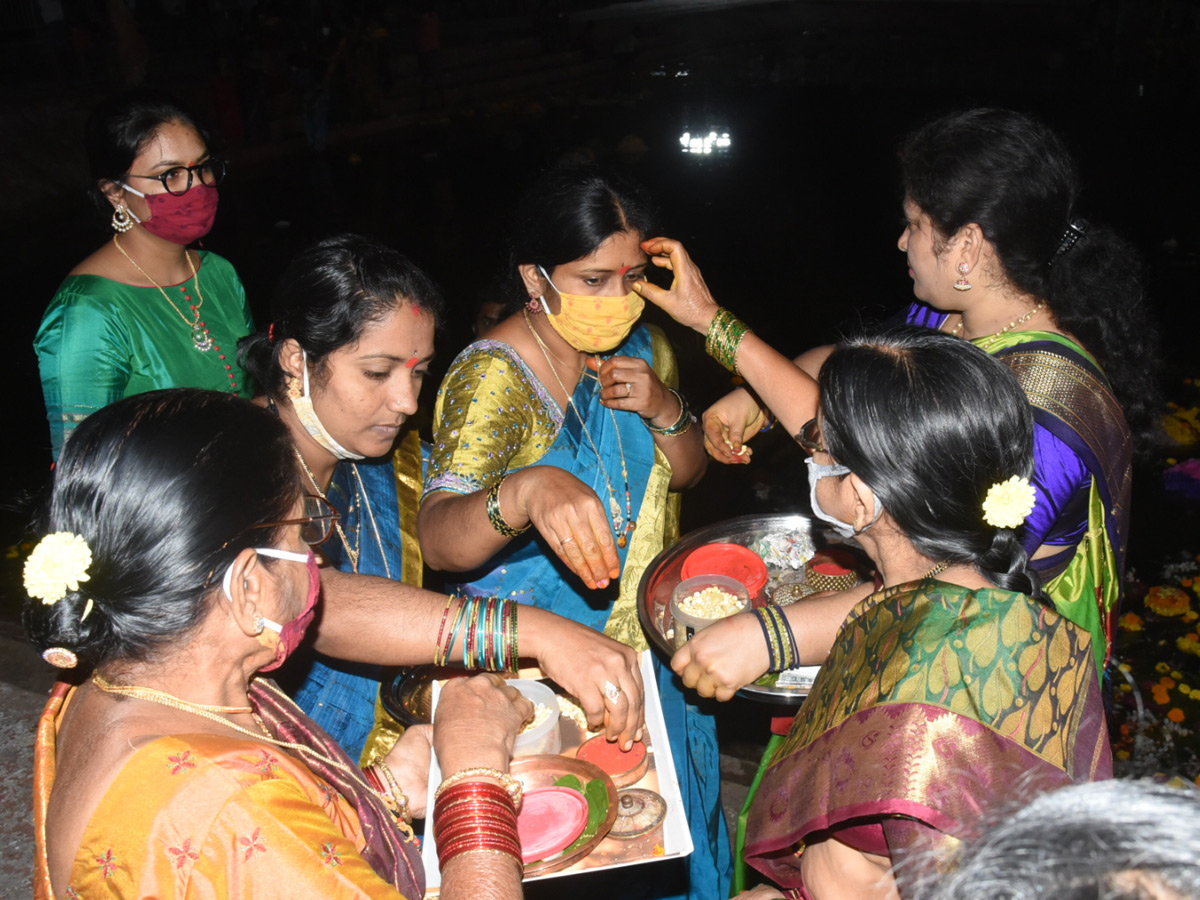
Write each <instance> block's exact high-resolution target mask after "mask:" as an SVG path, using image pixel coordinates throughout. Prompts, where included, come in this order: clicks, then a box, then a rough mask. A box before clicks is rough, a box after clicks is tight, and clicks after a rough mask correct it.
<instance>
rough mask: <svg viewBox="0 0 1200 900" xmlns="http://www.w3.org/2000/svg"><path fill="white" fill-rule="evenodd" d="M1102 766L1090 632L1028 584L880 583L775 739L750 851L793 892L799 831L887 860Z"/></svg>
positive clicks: (1095, 775)
mask: <svg viewBox="0 0 1200 900" xmlns="http://www.w3.org/2000/svg"><path fill="white" fill-rule="evenodd" d="M1111 774H1112V758H1111V753H1110V749H1109V744H1108V736H1107V732H1106V728H1105V722H1104V711H1103V708H1102V704H1101V699H1100V693H1099V683H1098V680H1097V677H1096V669H1095V666H1094V664H1093V663H1092V648H1091V641H1090V638H1089V635H1088V634H1087V632H1085V631H1083V630H1082V629H1080V628H1078V627H1077V626H1075V625H1074V624H1072V623H1071V622H1069V621H1068V620H1066V619H1065V618H1063V617H1062V616H1060V615H1059V614H1057V613H1056V612H1054V611H1053V610H1051V609H1049V608H1047V607H1045V606H1043V605H1042V604H1040V603H1038V602H1037V601H1035V600H1032V599H1030V598H1029V597H1026V596H1025V595H1023V594H1016V593H1012V592H1009V591H1003V590H996V589H985V590H976V591H970V590H967V589H965V588H961V587H958V586H956V585H950V584H945V583H942V582H938V581H934V580H925V581H922V582H919V583H915V584H908V585H902V586H899V587H895V588H889V589H886V590H884V591H880V592H877V593H875V594H873V595H871V596H870V597H868V598H866V599H865V600H864V601H862V603H860V604H859V605H858V606H857V607H856V608H855V609H854V610H853V611H852V612H851V614H850V615H849V617H848V618H847V620H846V622H845V623H844V624H843V626H842V629H841V631H840V632H839V633H838V637H837V640H836V642H835V644H834V648H833V650H832V652H831V653H830V656H829V658H828V660H827V662H826V664H825V665H824V666H823V667H822V669H821V673H820V675H819V676H818V678H817V681H816V683H815V684H814V685H813V690H812V693H811V694H810V695H809V697H808V699H807V700H806V701H805V703H804V706H803V707H801V710H800V713H799V714H798V715H797V717H796V720H795V722H794V723H793V725H792V730H791V732H790V734H789V735H788V736H787V738H785V739H784V740H783V741H782V743H781V744H779V746H778V747H777V749H776V751H775V754H774V757H773V758H772V759H771V761H770V765H769V766H768V768H767V770H766V773H765V775H764V776H763V779H762V783H761V785H760V787H759V791H758V794H757V796H756V798H755V800H754V803H753V806H752V807H751V810H750V817H749V822H748V835H747V844H746V859H747V862H748V863H749V864H750V865H752V866H754V867H755V868H757V869H758V870H760V871H761V872H763V873H764V874H766V875H767V876H769V877H770V878H771V879H772V880H773V881H775V882H776V883H778V884H780V885H782V886H783V887H786V888H792V889H799V888H802V884H803V882H802V879H801V875H800V861H801V856H802V854H803V849H804V846H805V842H806V841H808V840H811V839H814V838H816V839H820V838H823V837H825V836H826V835H827V834H829V833H833V834H835V835H836V836H837V838H838V839H839V840H841V841H843V842H845V843H847V844H850V845H851V846H853V847H855V848H857V849H859V850H862V851H864V852H868V853H877V854H881V855H886V856H889V857H891V858H893V860H895V859H897V858H898V857H901V858H902V857H903V855H904V854H905V853H906V852H907V851H910V850H916V849H927V848H929V847H930V846H931V845H932V846H936V845H938V844H942V843H946V842H947V841H953V840H955V839H956V838H957V837H958V836H961V835H964V834H966V833H968V832H969V829H970V827H971V825H972V823H973V822H975V821H976V820H977V819H978V817H979V814H980V812H981V811H983V810H985V809H987V808H988V807H991V806H994V805H996V804H998V803H1004V802H1007V801H1017V800H1020V799H1021V798H1027V797H1028V796H1029V794H1030V793H1031V792H1034V791H1042V790H1048V789H1051V788H1054V787H1059V786H1062V785H1066V784H1070V783H1072V782H1076V781H1093V780H1098V779H1102V778H1108V777H1111Z"/></svg>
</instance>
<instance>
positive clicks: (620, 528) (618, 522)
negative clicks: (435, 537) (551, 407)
mask: <svg viewBox="0 0 1200 900" xmlns="http://www.w3.org/2000/svg"><path fill="white" fill-rule="evenodd" d="M523 313H524V315H525V324H526V325H528V326H529V333H530V334H532V335H533V339H534V340H535V341H537V345H538V347H540V348H541V351H542V355H543V356H544V357H546V364H547V365H548V366H550V371H551V372H552V373H554V380H555V381H557V382H558V386H559V388H560V389H561V390H562V392H563V394H565V395H566V398H567V406H568V407H570V408H571V409H572V410H574V412H575V417H576V418H577V419H579V424H580V425H582V426H583V433H584V435H586V437H587V439H588V443H589V444H591V445H592V452H593V453H595V454H596V460H597V462H599V463H600V471H601V473H602V474H603V475H604V483H605V484H606V485H607V486H608V508H609V511H610V512H611V513H612V518H613V533H614V534H615V535H616V537H617V546H618V547H620V548H621V549H622V550H624V549H625V548H626V547H628V546H629V535H630V534H632V533H633V530H634V529H635V528H637V522H636V521H635V520H634V518H633V495H632V493H631V492H630V490H629V469H628V467H627V465H626V462H625V444H624V442H623V441H622V440H621V428H620V426H618V425H617V414H616V413H615V412H614V411H613V410H612V408H611V407H610V408H609V410H608V412H609V415H611V416H612V420H613V428H614V429H615V430H616V432H617V449H618V450H619V451H620V454H621V477H622V478H623V479H624V480H625V514H624V515H622V514H621V506H620V504H619V503H618V502H617V492H616V489H614V488H613V483H612V479H611V478H609V476H608V466H606V465H605V464H604V457H602V456H601V455H600V448H599V447H597V446H596V442H595V441H594V440H593V439H592V433H591V431H589V430H588V427H587V422H585V421H584V418H583V414H582V413H581V412H580V411H579V409H578V408H577V407H576V406H575V401H574V400H573V399H572V396H571V392H570V391H568V390H567V386H566V385H565V384H563V380H562V378H560V377H559V375H558V369H556V368H555V367H554V360H553V359H551V358H550V348H549V347H547V346H546V342H545V341H543V340H542V336H541V335H540V334H538V333H537V329H535V328H534V327H533V322H531V321H529V311H528V310H523Z"/></svg>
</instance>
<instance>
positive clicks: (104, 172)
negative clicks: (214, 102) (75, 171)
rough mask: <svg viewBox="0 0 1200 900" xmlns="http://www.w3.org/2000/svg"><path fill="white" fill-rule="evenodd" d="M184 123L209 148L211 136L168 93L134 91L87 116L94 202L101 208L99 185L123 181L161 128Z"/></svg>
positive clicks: (86, 139)
mask: <svg viewBox="0 0 1200 900" xmlns="http://www.w3.org/2000/svg"><path fill="white" fill-rule="evenodd" d="M170 122H182V123H183V124H184V125H187V126H189V127H191V128H194V129H195V130H196V133H197V134H199V135H200V140H202V141H203V142H204V145H205V146H206V147H208V146H210V140H209V133H208V131H207V129H205V127H204V125H203V124H202V123H201V122H200V120H199V119H198V118H196V116H194V115H193V114H192V112H191V111H190V110H189V109H188V108H187V107H186V106H184V105H183V104H182V103H180V102H179V101H178V100H176V99H175V98H174V97H171V96H170V95H169V94H164V93H162V92H161V91H155V90H151V89H149V88H134V89H132V90H129V91H125V92H123V93H121V94H118V95H116V96H114V97H111V98H109V99H108V100H106V101H104V102H103V103H101V104H100V105H99V106H97V107H96V108H95V109H93V110H92V112H91V115H89V116H88V120H87V125H86V126H85V130H84V147H85V148H86V150H87V157H88V166H89V168H90V171H91V175H92V195H93V199H94V200H96V201H97V203H99V204H100V206H101V208H102V209H108V207H109V205H108V203H107V201H105V200H104V194H103V192H102V191H101V190H100V184H101V183H102V182H105V181H120V180H121V178H123V177H124V176H125V175H127V174H129V167H130V166H131V165H133V161H134V160H135V159H137V157H138V155H139V154H141V152H142V151H143V150H144V149H145V148H146V145H147V144H148V143H149V142H150V141H151V140H152V139H153V138H154V135H155V134H157V133H158V130H159V129H160V128H162V126H164V125H166V124H168V123H170Z"/></svg>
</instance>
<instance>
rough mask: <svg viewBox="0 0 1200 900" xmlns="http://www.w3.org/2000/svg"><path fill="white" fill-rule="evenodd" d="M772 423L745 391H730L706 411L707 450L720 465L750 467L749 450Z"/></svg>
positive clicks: (741, 389) (752, 397)
mask: <svg viewBox="0 0 1200 900" xmlns="http://www.w3.org/2000/svg"><path fill="white" fill-rule="evenodd" d="M770 421H771V419H770V417H769V416H768V415H767V411H766V410H765V409H763V408H762V406H761V405H760V404H759V402H758V400H757V399H755V397H754V395H753V394H751V393H750V392H749V391H748V390H746V389H745V388H738V389H737V390H735V391H730V392H729V393H728V394H726V395H725V396H724V397H722V398H721V399H720V400H718V401H717V402H716V403H714V404H713V405H712V406H710V407H709V408H708V409H706V410H705V411H704V449H705V450H707V451H708V455H709V456H711V457H712V458H713V459H715V460H716V461H717V462H722V463H726V464H738V463H741V464H743V465H744V464H747V463H749V462H750V456H751V453H752V452H753V451H751V449H750V448H749V447H748V446H746V444H745V441H748V440H749V439H750V438H752V437H754V435H756V434H758V433H759V432H760V431H762V429H763V428H765V427H766V425H767V424H768V423H769V422H770Z"/></svg>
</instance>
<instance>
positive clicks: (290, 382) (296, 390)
mask: <svg viewBox="0 0 1200 900" xmlns="http://www.w3.org/2000/svg"><path fill="white" fill-rule="evenodd" d="M287 394H288V398H289V399H291V400H299V399H300V398H301V397H303V396H304V390H303V388H302V387H301V386H300V378H299V377H298V376H296V375H289V376H288V379H287Z"/></svg>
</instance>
